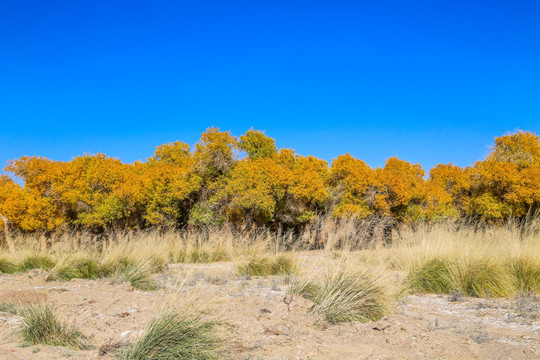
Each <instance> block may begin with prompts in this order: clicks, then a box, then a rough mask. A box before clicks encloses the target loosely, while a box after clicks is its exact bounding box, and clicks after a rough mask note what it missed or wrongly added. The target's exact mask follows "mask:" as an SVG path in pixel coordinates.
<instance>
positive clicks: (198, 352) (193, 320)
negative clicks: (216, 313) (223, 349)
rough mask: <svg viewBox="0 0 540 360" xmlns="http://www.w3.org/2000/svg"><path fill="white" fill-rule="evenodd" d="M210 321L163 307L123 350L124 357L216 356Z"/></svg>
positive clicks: (162, 359)
mask: <svg viewBox="0 0 540 360" xmlns="http://www.w3.org/2000/svg"><path fill="white" fill-rule="evenodd" d="M214 325H215V323H214V322H213V321H210V320H207V319H205V318H203V317H202V316H201V315H200V314H196V313H192V312H187V311H185V310H180V311H176V310H172V309H169V310H166V311H164V312H163V313H161V314H160V315H159V316H157V317H156V318H155V319H154V320H153V321H152V322H151V323H150V325H149V327H148V328H147V329H146V331H145V333H144V334H143V335H142V337H141V339H139V340H138V341H137V342H136V343H135V344H134V345H133V346H132V347H131V348H130V349H128V351H127V352H126V353H124V355H123V359H124V360H167V359H201V360H205V359H207V360H210V359H216V358H217V354H216V350H217V347H218V344H219V341H218V338H217V336H216V335H215V333H214Z"/></svg>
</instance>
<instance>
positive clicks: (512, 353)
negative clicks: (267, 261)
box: [0, 263, 540, 360]
mask: <svg viewBox="0 0 540 360" xmlns="http://www.w3.org/2000/svg"><path fill="white" fill-rule="evenodd" d="M45 277H46V274H45V273H43V272H42V271H40V270H34V271H32V272H29V273H26V274H16V275H0V303H20V302H32V303H37V302H42V301H47V302H49V303H52V304H53V305H54V307H55V309H56V311H57V313H58V314H59V315H60V317H61V318H63V319H66V320H68V321H71V322H74V323H75V324H76V325H77V326H78V327H79V328H80V329H81V330H82V332H83V333H84V334H85V335H86V336H87V337H88V340H89V342H90V343H91V344H92V345H93V346H94V348H93V349H92V350H85V351H76V350H72V349H69V348H64V347H54V346H41V345H40V346H29V347H22V346H21V339H20V335H19V333H18V330H19V329H20V327H21V319H20V318H19V317H18V316H16V315H12V314H9V313H4V312H0V359H2V360H15V359H17V360H18V359H47V360H48V359H64V358H71V359H114V358H115V357H114V350H115V348H116V346H118V345H119V344H127V343H129V342H132V341H134V339H136V338H137V337H138V336H140V334H141V333H142V331H143V330H144V327H145V326H146V324H147V323H148V321H149V320H150V319H151V317H152V315H153V313H154V312H155V311H156V309H157V308H158V307H159V305H160V304H162V303H163V302H164V301H165V299H167V298H168V297H167V296H168V295H167V294H168V293H169V292H170V291H171V290H170V289H173V288H178V289H179V290H178V291H179V294H178V297H177V301H182V298H183V297H186V298H192V297H193V295H192V293H193V292H195V293H197V294H199V295H200V296H201V297H202V299H203V302H207V303H208V304H207V305H205V306H207V307H208V309H211V311H212V312H213V313H217V315H218V316H219V317H220V318H221V319H222V325H221V333H222V336H223V337H224V338H225V339H226V341H225V342H224V344H225V349H224V350H223V352H222V354H223V357H224V358H226V359H243V360H245V359H535V358H540V314H539V313H538V312H539V309H540V300H538V299H527V300H523V299H521V300H518V299H506V300H500V299H491V300H490V299H471V298H457V299H455V298H451V297H449V296H437V295H417V296H408V297H406V298H404V299H403V300H402V301H401V302H400V303H399V304H398V307H397V309H396V310H395V312H394V314H393V315H391V316H388V317H387V318H384V319H382V320H380V321H378V322H372V323H367V324H363V323H349V324H343V325H338V326H329V327H326V328H321V327H320V326H317V325H315V324H316V321H317V317H316V316H315V315H314V314H313V313H311V312H310V311H309V310H310V308H311V306H312V305H313V304H312V303H310V302H309V301H308V300H305V299H302V298H299V297H294V298H292V300H291V298H290V297H288V298H287V297H286V292H285V291H286V285H285V279H284V278H282V277H271V278H247V277H238V276H234V275H233V267H232V264H230V263H215V264H201V265H173V266H171V268H170V269H169V271H168V272H167V273H166V274H162V275H158V277H159V279H160V281H161V282H162V284H163V287H164V288H165V289H169V290H162V291H152V292H143V291H138V290H134V289H132V288H131V286H130V285H129V284H123V285H111V284H110V283H109V282H108V281H107V280H95V281H91V280H72V281H70V282H56V281H53V282H46V281H45ZM178 279H180V282H181V286H179V287H178V285H176V286H175V285H174V284H176V283H178V281H179V280H178Z"/></svg>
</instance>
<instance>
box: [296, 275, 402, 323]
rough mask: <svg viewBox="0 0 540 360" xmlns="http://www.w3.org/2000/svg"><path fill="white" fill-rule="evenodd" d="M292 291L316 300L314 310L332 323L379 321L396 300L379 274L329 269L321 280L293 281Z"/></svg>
mask: <svg viewBox="0 0 540 360" xmlns="http://www.w3.org/2000/svg"><path fill="white" fill-rule="evenodd" d="M289 293H292V294H296V295H300V296H302V297H304V298H306V299H309V300H311V301H313V302H314V303H315V304H316V306H314V307H313V311H315V312H317V313H319V314H321V315H322V316H323V317H324V320H325V321H326V322H328V323H330V324H338V323H343V322H350V321H361V322H368V321H377V320H380V319H381V318H382V317H383V316H385V315H387V313H388V312H389V311H390V309H391V304H392V303H393V301H394V299H393V297H392V296H391V295H389V294H388V293H387V291H386V289H385V287H384V286H383V285H382V283H381V278H380V277H379V276H376V275H369V274H367V273H363V272H358V273H354V272H352V273H347V272H345V271H343V270H333V271H330V272H329V273H327V274H326V275H325V276H324V278H323V279H322V281H320V282H319V283H314V282H310V281H306V282H298V281H293V282H292V283H291V287H290V288H289Z"/></svg>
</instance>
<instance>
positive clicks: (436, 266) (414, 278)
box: [408, 258, 453, 294]
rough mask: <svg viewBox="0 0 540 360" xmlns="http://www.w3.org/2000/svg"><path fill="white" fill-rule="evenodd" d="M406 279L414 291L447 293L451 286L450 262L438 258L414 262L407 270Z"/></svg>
mask: <svg viewBox="0 0 540 360" xmlns="http://www.w3.org/2000/svg"><path fill="white" fill-rule="evenodd" d="M408 281H409V287H410V289H412V290H414V291H420V292H424V293H435V294H449V293H450V291H452V287H453V284H452V273H451V263H449V262H448V261H447V260H444V259H439V258H432V259H429V260H427V261H424V262H419V263H416V264H414V265H413V266H412V267H411V269H410V271H409V275H408Z"/></svg>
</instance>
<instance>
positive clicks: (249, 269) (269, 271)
mask: <svg viewBox="0 0 540 360" xmlns="http://www.w3.org/2000/svg"><path fill="white" fill-rule="evenodd" d="M297 270H298V269H297V267H296V265H295V263H294V261H293V260H291V259H290V258H288V257H286V256H283V255H281V256H277V257H275V258H269V257H252V258H251V259H250V260H249V261H248V262H245V263H241V264H238V265H237V271H238V273H239V274H241V275H251V276H267V275H287V274H293V273H296V272H297Z"/></svg>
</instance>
